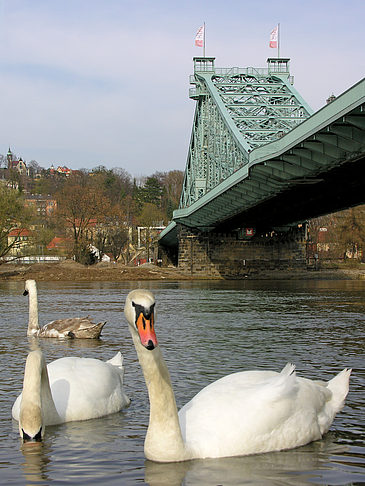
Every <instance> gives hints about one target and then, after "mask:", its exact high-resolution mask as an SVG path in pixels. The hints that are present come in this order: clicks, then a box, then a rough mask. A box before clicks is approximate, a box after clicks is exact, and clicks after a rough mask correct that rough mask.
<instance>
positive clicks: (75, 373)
mask: <svg viewBox="0 0 365 486" xmlns="http://www.w3.org/2000/svg"><path fill="white" fill-rule="evenodd" d="M122 364H123V358H122V355H121V353H120V352H119V353H117V354H116V355H115V356H114V358H112V359H111V360H109V361H107V362H104V361H101V360H99V359H92V358H75V357H69V358H60V359H57V360H55V361H52V362H51V363H49V364H48V365H47V366H46V362H45V359H44V357H43V354H42V352H41V350H40V349H37V350H35V351H31V352H30V353H29V354H28V357H27V361H26V364H25V371H24V382H23V391H22V393H21V394H20V395H19V396H18V397H17V399H16V400H15V402H14V405H13V408H12V416H13V418H14V419H15V420H17V421H18V422H19V432H20V436H21V437H22V439H23V440H24V441H30V440H33V441H34V440H35V441H40V440H42V437H43V435H44V430H45V426H46V425H55V424H60V423H64V422H73V421H75V420H88V419H92V418H97V417H102V416H104V415H109V414H111V413H115V412H118V411H119V410H121V409H122V408H125V407H127V406H128V405H129V403H130V400H129V398H128V397H127V395H126V394H125V392H124V390H123V374H124V369H123V366H122Z"/></svg>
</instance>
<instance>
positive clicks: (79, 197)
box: [0, 163, 184, 263]
mask: <svg viewBox="0 0 365 486" xmlns="http://www.w3.org/2000/svg"><path fill="white" fill-rule="evenodd" d="M37 165H38V164H36V163H33V164H32V170H31V171H30V174H29V175H25V174H22V175H21V174H19V173H17V171H16V170H8V169H1V171H2V177H3V181H2V182H3V184H1V185H0V191H1V194H0V227H1V228H2V229H0V257H3V256H5V255H6V254H8V253H9V251H10V250H11V247H12V246H14V244H16V242H12V243H11V244H10V248H9V243H8V238H7V236H8V234H9V231H10V230H11V228H14V226H17V227H33V228H34V229H35V230H34V231H33V234H34V247H35V248H40V247H42V248H44V247H45V246H47V245H48V244H49V242H50V241H51V240H52V239H53V238H54V237H55V236H58V237H62V238H64V239H65V240H67V241H68V242H69V249H68V252H69V256H75V258H76V260H77V261H79V262H81V263H93V261H94V260H95V257H93V253H92V251H91V250H90V247H91V246H94V247H96V248H98V250H99V251H100V253H110V254H112V256H113V257H114V258H115V259H116V260H118V259H119V258H122V259H123V260H124V261H125V262H127V261H128V260H129V258H130V256H131V255H130V249H131V243H132V242H133V241H134V240H135V236H134V234H133V228H136V227H137V226H141V227H145V228H146V232H145V233H144V237H145V239H147V241H146V242H145V243H146V245H147V247H149V245H150V244H151V234H148V233H149V231H148V229H149V228H153V227H156V226H157V227H161V226H166V225H167V224H168V222H169V221H170V220H171V218H172V213H173V211H174V210H175V209H176V208H177V207H178V205H179V198H180V194H181V187H182V181H183V175H184V174H183V172H182V171H179V170H172V171H169V172H155V173H154V174H152V175H151V176H146V177H141V178H139V179H136V178H132V177H131V175H130V174H129V173H128V172H127V171H125V170H124V169H122V168H114V169H107V168H106V167H104V166H98V167H96V168H94V169H92V170H85V169H82V170H77V171H73V172H72V173H71V175H70V176H69V177H65V176H64V175H62V174H58V173H57V172H56V171H50V170H49V169H48V170H45V169H42V168H40V167H39V166H37ZM29 195H42V196H44V197H46V198H48V199H54V200H55V201H56V209H55V211H52V212H50V213H48V214H44V213H42V214H39V213H38V214H37V211H36V210H35V208H34V207H33V208H32V207H31V206H30V205H29V204H28V206H27V197H28V198H29ZM146 233H147V234H146ZM132 246H133V245H132ZM148 249H149V248H147V251H148Z"/></svg>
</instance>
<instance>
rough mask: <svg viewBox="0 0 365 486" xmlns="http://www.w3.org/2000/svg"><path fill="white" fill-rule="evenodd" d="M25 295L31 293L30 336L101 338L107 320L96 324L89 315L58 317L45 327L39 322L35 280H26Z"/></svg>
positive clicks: (28, 333) (28, 332)
mask: <svg viewBox="0 0 365 486" xmlns="http://www.w3.org/2000/svg"><path fill="white" fill-rule="evenodd" d="M23 295H29V321H28V331H27V335H28V336H35V337H49V338H88V339H95V338H99V337H100V334H101V331H102V329H103V327H104V326H105V324H106V322H99V323H98V324H95V323H94V322H93V321H92V320H91V319H90V318H89V317H88V316H87V317H71V318H67V319H57V320H56V321H52V322H49V323H48V324H46V325H44V326H43V327H39V323H38V298H37V285H36V282H35V280H26V282H25V290H24V294H23Z"/></svg>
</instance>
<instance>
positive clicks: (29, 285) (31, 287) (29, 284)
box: [23, 280, 37, 295]
mask: <svg viewBox="0 0 365 486" xmlns="http://www.w3.org/2000/svg"><path fill="white" fill-rule="evenodd" d="M29 292H37V285H36V283H35V280H26V281H25V287H24V292H23V295H28V294H29Z"/></svg>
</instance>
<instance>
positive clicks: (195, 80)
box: [180, 57, 312, 209]
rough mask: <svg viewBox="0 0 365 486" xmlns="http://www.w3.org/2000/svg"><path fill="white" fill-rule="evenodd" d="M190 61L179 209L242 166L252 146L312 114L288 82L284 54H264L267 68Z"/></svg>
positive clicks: (277, 135)
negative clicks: (190, 117) (189, 118)
mask: <svg viewBox="0 0 365 486" xmlns="http://www.w3.org/2000/svg"><path fill="white" fill-rule="evenodd" d="M193 61H194V74H193V75H192V76H191V77H190V83H191V84H192V85H193V87H192V88H191V89H190V92H189V96H190V98H191V99H193V100H196V108H195V115H194V122H193V129H192V134H191V139H190V145H189V151H188V158H187V163H186V170H185V178H184V184H183V190H182V194H181V199H180V209H181V208H185V207H189V206H191V204H193V203H194V202H195V201H197V200H198V199H199V198H201V197H202V196H203V195H204V194H206V193H207V192H209V191H210V190H211V189H213V188H214V187H216V186H217V185H218V184H219V183H221V182H222V181H223V180H225V179H227V177H229V176H230V175H231V174H233V173H234V172H235V171H237V170H238V169H239V168H241V167H243V166H244V165H246V164H247V163H248V154H249V153H250V152H251V151H252V150H253V149H255V148H256V147H259V146H262V145H265V144H267V143H270V142H272V141H274V140H278V139H279V138H281V137H283V135H285V134H286V133H288V132H289V131H290V130H292V129H293V128H295V127H296V126H297V125H298V124H300V123H302V122H303V121H304V120H305V119H306V118H308V117H309V116H310V115H311V114H312V110H311V108H310V107H309V106H308V105H307V103H306V102H305V101H304V99H303V98H302V97H301V96H300V94H299V93H298V92H297V91H296V90H295V88H294V87H293V76H291V75H290V72H289V61H290V60H289V59H287V58H269V59H268V60H267V68H252V67H248V68H238V67H233V68H228V69H225V68H223V69H222V68H216V67H215V65H214V64H215V58H214V57H195V58H194V59H193Z"/></svg>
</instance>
